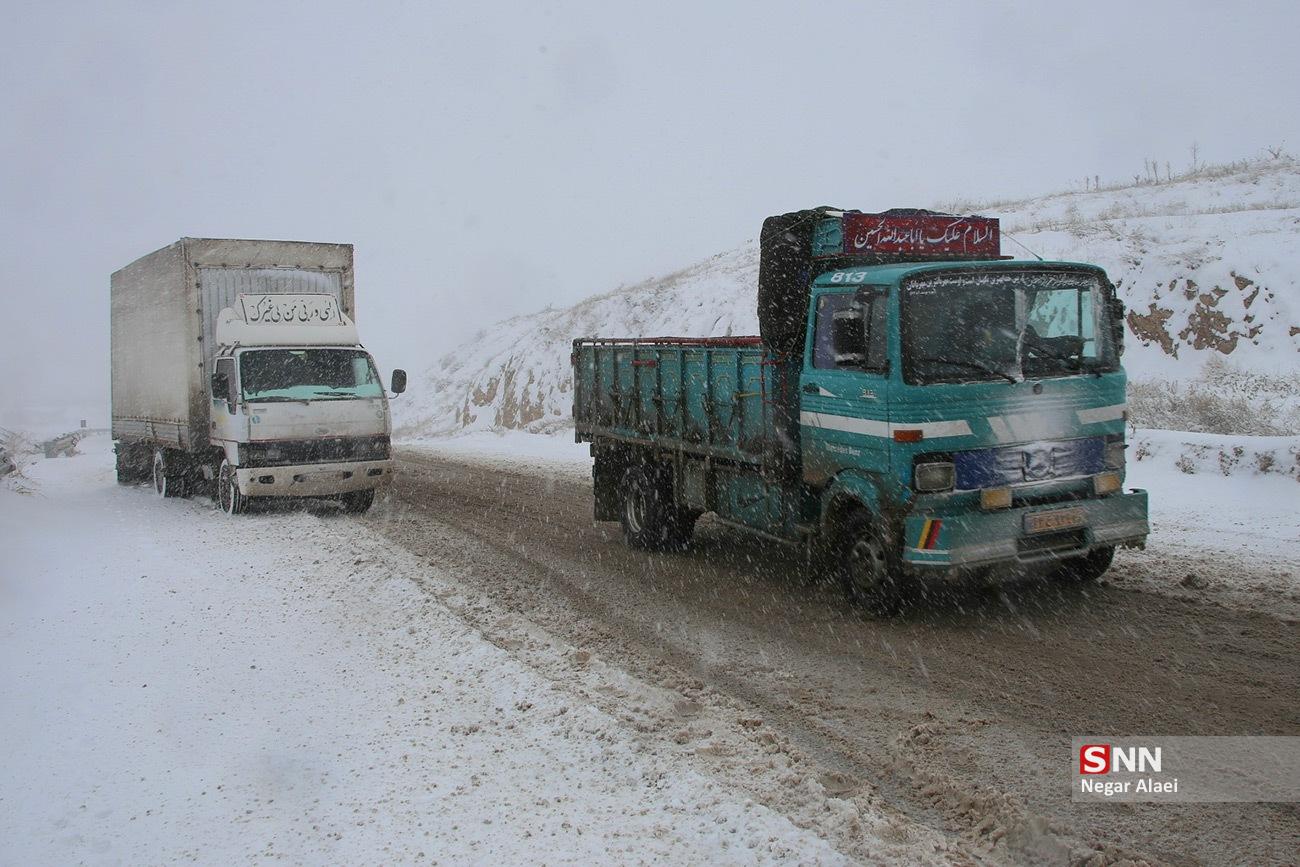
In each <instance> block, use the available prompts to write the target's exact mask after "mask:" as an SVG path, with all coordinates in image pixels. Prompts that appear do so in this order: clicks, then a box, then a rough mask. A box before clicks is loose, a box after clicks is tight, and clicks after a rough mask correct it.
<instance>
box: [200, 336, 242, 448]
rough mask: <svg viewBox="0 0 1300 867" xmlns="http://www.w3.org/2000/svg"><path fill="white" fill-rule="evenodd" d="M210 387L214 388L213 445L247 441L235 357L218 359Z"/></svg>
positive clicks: (212, 411)
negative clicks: (240, 408)
mask: <svg viewBox="0 0 1300 867" xmlns="http://www.w3.org/2000/svg"><path fill="white" fill-rule="evenodd" d="M209 387H210V388H211V390H212V400H211V404H210V407H211V409H210V414H211V419H212V421H211V434H210V435H211V438H212V443H213V445H222V446H224V445H225V443H227V442H235V443H240V442H246V441H247V440H248V431H247V420H246V417H245V416H244V414H243V413H242V412H240V411H239V400H238V398H239V382H238V380H237V378H236V375H235V359H233V358H219V359H217V361H216V364H215V365H213V369H212V378H211V381H210V385H209Z"/></svg>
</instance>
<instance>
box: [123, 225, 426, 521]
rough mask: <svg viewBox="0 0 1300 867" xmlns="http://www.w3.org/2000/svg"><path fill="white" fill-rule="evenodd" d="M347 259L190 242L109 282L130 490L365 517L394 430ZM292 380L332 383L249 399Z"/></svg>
mask: <svg viewBox="0 0 1300 867" xmlns="http://www.w3.org/2000/svg"><path fill="white" fill-rule="evenodd" d="M352 261H353V256H352V246H351V245H350V244H322V243H312V242H301V241H254V240H226V239H207V238H183V239H181V240H179V241H177V242H176V243H174V244H171V245H170V246H167V247H164V248H163V249H161V250H158V251H156V252H154V253H150V254H149V255H147V256H144V257H143V258H141V259H138V260H136V261H135V262H133V263H131V264H130V265H128V266H126V267H125V268H123V269H121V270H120V271H117V272H116V273H114V274H113V275H112V279H111V304H112V312H111V321H112V351H111V354H112V403H113V411H112V433H113V438H114V439H115V440H116V441H117V443H118V446H117V451H118V476H119V480H120V481H123V482H134V481H143V480H146V479H148V480H151V481H152V482H153V483H154V485H155V487H156V488H157V489H158V490H159V493H162V494H166V495H176V494H183V493H185V492H187V491H192V490H195V489H197V488H202V487H204V486H205V485H210V483H216V487H217V490H216V491H215V492H214V493H216V494H217V499H218V501H219V502H220V503H221V504H222V505H223V507H225V508H227V510H233V511H239V510H241V509H242V506H243V505H244V503H246V502H247V498H248V497H259V496H339V497H340V498H342V499H343V500H344V502H345V504H348V505H349V506H351V507H353V508H356V509H363V508H364V507H368V506H369V503H370V501H371V500H372V499H373V495H374V489H375V488H377V487H379V486H380V485H382V484H385V483H386V482H388V481H389V480H390V479H391V474H392V466H391V461H390V460H389V454H388V437H389V434H390V430H391V424H390V421H389V413H388V403H387V396H386V394H385V393H384V391H383V389H382V387H380V386H379V385H378V383H377V373H376V372H375V367H374V363H373V360H372V359H370V356H369V354H368V353H367V352H366V351H365V349H364V348H363V347H362V346H361V345H360V343H359V341H358V338H357V334H356V327H355V325H354V323H353V316H354V315H355V308H354V279H353V264H352ZM276 352H278V353H279V354H275V353H276ZM250 353H252V354H250ZM339 353H344V354H343V355H340V354H339ZM347 353H351V354H347ZM245 356H247V357H246V358H245ZM272 363H274V364H272ZM246 368H247V371H248V374H247V375H244V371H245V369H246ZM273 368H274V369H273ZM290 371H296V372H297V373H296V375H298V376H300V377H301V376H306V377H307V380H311V379H312V378H313V377H314V378H315V379H320V380H322V381H320V382H316V383H314V385H315V387H311V386H313V383H312V382H309V381H307V380H303V381H301V382H296V383H295V382H290V381H284V382H277V383H276V384H277V385H278V386H281V387H280V388H278V389H272V390H270V391H267V390H265V389H263V391H260V392H259V391H253V390H249V389H248V388H246V387H245V386H247V385H249V384H250V382H251V380H249V382H245V380H246V379H248V378H249V376H253V374H254V373H255V374H256V377H260V379H261V380H266V378H267V376H268V375H270V376H272V378H273V379H275V378H276V377H279V378H280V379H283V377H285V376H289V375H290ZM340 371H341V372H342V375H345V376H348V377H349V378H350V379H349V382H347V383H340V382H339V381H337V377H338V376H339V375H340ZM398 373H400V372H398ZM399 378H400V379H401V380H403V381H404V379H405V376H404V374H403V375H401V376H400V377H395V382H396V381H397V379H399ZM325 379H329V381H324V380H325ZM344 386H346V387H344ZM285 388H288V389H289V390H288V391H286V390H285ZM294 389H296V391H295V390H294ZM259 443H261V444H266V447H265V448H258V447H257V445H256V444H259ZM268 454H269V455H272V456H274V455H277V454H278V455H281V456H283V455H292V456H294V461H295V462H294V463H285V462H284V460H283V459H282V458H275V457H268ZM358 461H361V462H363V463H364V464H365V466H353V464H357V463H358ZM272 465H275V466H273V467H272ZM322 467H324V468H322ZM262 469H265V470H267V471H266V472H260V470H262ZM223 473H225V474H226V475H225V476H223V475H222V474H223Z"/></svg>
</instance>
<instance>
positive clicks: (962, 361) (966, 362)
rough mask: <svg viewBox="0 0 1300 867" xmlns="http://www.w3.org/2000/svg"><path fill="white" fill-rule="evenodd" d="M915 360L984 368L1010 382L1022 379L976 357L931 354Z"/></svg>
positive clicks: (978, 368) (973, 368) (985, 370)
mask: <svg viewBox="0 0 1300 867" xmlns="http://www.w3.org/2000/svg"><path fill="white" fill-rule="evenodd" d="M913 360H914V361H919V362H921V363H928V364H951V365H954V366H956V367H968V368H970V369H971V370H982V371H984V372H985V373H991V374H993V375H994V376H1000V377H1002V378H1003V379H1005V380H1006V381H1007V382H1010V383H1016V382H1019V381H1020V380H1018V379H1016V378H1015V377H1014V376H1012V375H1011V374H1009V373H1006V372H1004V371H1001V370H998V369H997V368H996V367H994V366H993V365H991V364H984V363H983V362H980V361H975V360H974V359H970V358H941V357H939V356H930V357H927V358H917V359H913Z"/></svg>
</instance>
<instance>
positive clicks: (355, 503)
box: [339, 488, 375, 515]
mask: <svg viewBox="0 0 1300 867" xmlns="http://www.w3.org/2000/svg"><path fill="white" fill-rule="evenodd" d="M339 499H340V500H342V501H343V511H345V512H348V513H349V514H352V515H364V514H365V513H366V512H368V511H370V507H371V506H373V505H374V504H375V489H374V488H371V489H370V490H368V491H351V492H349V493H346V494H343V495H341V496H340V497H339Z"/></svg>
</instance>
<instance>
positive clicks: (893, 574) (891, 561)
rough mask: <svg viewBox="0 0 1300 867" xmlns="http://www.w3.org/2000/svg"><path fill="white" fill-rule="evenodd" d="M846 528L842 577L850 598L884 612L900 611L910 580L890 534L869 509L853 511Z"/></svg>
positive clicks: (842, 556)
mask: <svg viewBox="0 0 1300 867" xmlns="http://www.w3.org/2000/svg"><path fill="white" fill-rule="evenodd" d="M843 532H844V535H843V536H842V537H841V543H840V544H841V548H840V550H841V556H840V564H839V565H840V577H841V581H842V583H843V585H844V591H845V593H846V594H847V595H848V597H849V599H851V600H852V601H853V602H856V603H858V604H862V605H865V606H867V607H869V608H871V609H873V610H875V611H878V612H881V613H892V612H894V611H897V610H898V609H899V608H900V607H902V604H903V602H904V590H905V589H906V584H905V581H904V578H903V575H902V562H901V560H900V558H899V556H898V552H897V550H895V547H894V546H893V545H891V544H890V539H889V534H888V533H886V532H885V531H884V530H883V529H882V528H881V526H880V524H879V522H877V521H875V520H873V519H872V517H871V515H869V514H868V513H867V512H866V511H865V510H858V511H856V512H854V513H853V514H852V515H850V516H849V518H848V520H847V521H846V522H845V523H844V531H843Z"/></svg>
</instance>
